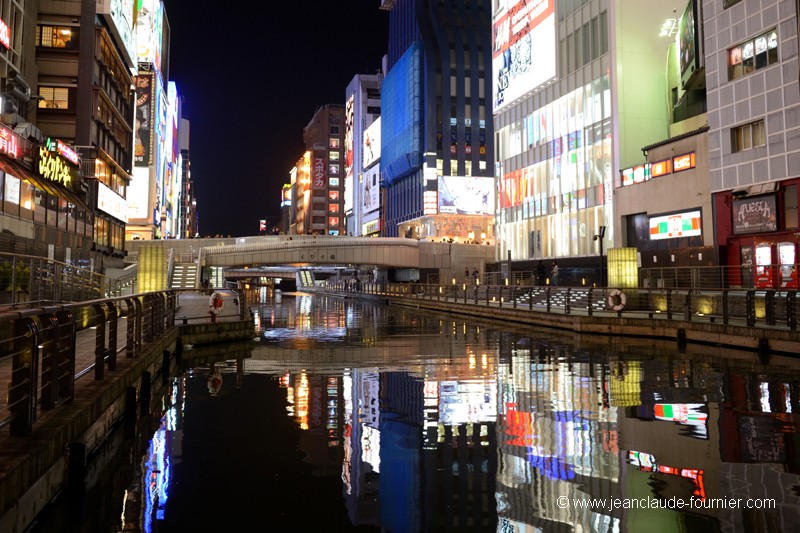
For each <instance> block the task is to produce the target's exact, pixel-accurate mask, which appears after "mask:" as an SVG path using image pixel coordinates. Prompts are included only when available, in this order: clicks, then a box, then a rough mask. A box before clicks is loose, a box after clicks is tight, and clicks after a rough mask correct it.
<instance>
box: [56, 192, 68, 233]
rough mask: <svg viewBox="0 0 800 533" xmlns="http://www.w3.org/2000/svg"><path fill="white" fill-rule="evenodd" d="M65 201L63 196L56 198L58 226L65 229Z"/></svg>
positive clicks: (66, 213)
mask: <svg viewBox="0 0 800 533" xmlns="http://www.w3.org/2000/svg"><path fill="white" fill-rule="evenodd" d="M67 215H68V212H67V201H66V200H65V199H63V198H59V199H58V227H59V229H67Z"/></svg>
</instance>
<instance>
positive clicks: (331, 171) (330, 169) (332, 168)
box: [328, 163, 339, 176]
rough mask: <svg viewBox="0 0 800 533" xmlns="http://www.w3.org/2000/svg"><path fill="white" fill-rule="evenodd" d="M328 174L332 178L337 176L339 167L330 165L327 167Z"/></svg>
mask: <svg viewBox="0 0 800 533" xmlns="http://www.w3.org/2000/svg"><path fill="white" fill-rule="evenodd" d="M328 174H333V175H334V176H338V175H339V165H337V164H333V163H332V164H330V165H328Z"/></svg>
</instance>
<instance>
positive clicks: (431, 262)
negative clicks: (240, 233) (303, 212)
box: [125, 235, 496, 286]
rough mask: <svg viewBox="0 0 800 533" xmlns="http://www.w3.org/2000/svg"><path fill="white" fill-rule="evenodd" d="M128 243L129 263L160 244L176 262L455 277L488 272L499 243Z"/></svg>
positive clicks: (312, 239)
mask: <svg viewBox="0 0 800 533" xmlns="http://www.w3.org/2000/svg"><path fill="white" fill-rule="evenodd" d="M125 245H126V248H127V250H128V257H127V258H126V260H127V261H128V262H132V263H136V262H138V261H139V256H140V253H141V252H142V250H144V249H145V248H149V249H159V248H160V249H163V250H164V252H165V253H164V254H163V257H168V258H169V259H168V260H169V261H170V262H172V263H176V264H177V263H197V264H199V266H201V267H219V268H220V269H223V270H226V271H227V270H230V269H237V268H245V267H254V266H262V267H268V266H287V267H306V266H346V265H369V266H375V267H377V268H378V269H382V270H383V269H387V270H388V269H429V270H435V271H438V274H439V276H440V277H441V279H451V278H453V277H456V276H458V277H459V278H460V276H461V275H462V273H463V272H464V269H465V268H469V270H472V269H473V268H478V269H479V270H480V271H481V272H483V271H485V266H486V265H487V264H489V263H494V262H495V261H496V259H495V247H494V246H487V245H479V244H460V243H446V242H428V241H419V240H417V239H406V238H403V237H350V236H322V235H319V236H315V235H270V236H257V237H230V238H209V239H164V240H152V241H127V242H126V243H125ZM195 286H197V285H195Z"/></svg>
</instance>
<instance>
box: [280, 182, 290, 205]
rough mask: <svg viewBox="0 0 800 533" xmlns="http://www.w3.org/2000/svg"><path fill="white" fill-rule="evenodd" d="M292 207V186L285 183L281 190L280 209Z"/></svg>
mask: <svg viewBox="0 0 800 533" xmlns="http://www.w3.org/2000/svg"><path fill="white" fill-rule="evenodd" d="M291 205H292V185H291V184H290V183H287V184H285V185H284V186H283V189H282V190H281V207H291Z"/></svg>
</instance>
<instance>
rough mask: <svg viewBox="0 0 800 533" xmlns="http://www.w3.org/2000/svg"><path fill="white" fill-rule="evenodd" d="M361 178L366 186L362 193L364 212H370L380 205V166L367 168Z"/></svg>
mask: <svg viewBox="0 0 800 533" xmlns="http://www.w3.org/2000/svg"><path fill="white" fill-rule="evenodd" d="M361 179H362V183H363V187H364V188H363V192H362V194H361V201H362V206H361V207H362V212H363V213H369V212H371V211H374V210H375V209H378V208H379V207H380V180H381V172H380V168H379V167H378V166H374V167H372V168H371V169H369V170H366V171H365V172H364V174H362V176H361Z"/></svg>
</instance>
